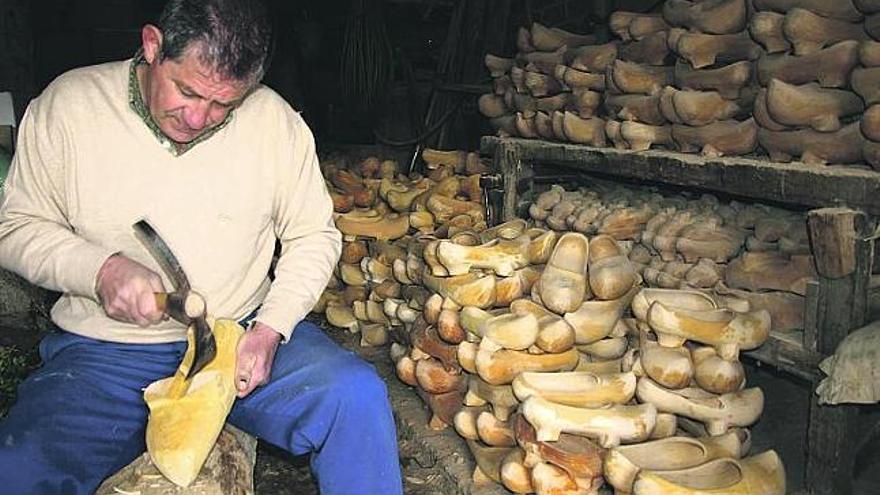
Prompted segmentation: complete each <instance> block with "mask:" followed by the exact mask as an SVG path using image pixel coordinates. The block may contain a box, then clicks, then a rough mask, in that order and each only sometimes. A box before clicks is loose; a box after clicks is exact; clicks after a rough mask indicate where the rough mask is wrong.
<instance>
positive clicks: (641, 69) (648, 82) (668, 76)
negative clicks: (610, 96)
mask: <svg viewBox="0 0 880 495" xmlns="http://www.w3.org/2000/svg"><path fill="white" fill-rule="evenodd" d="M671 82H672V68H671V67H654V66H650V65H644V64H636V63H633V62H626V61H623V60H615V61H614V62H611V63H610V64H608V67H607V68H606V69H605V84H606V87H609V88H614V89H615V90H616V91H617V92H618V93H626V94H645V95H654V94H657V93H658V92H659V91H660V90H661V89H662V88H663V87H664V86H666V85H668V84H669V83H671Z"/></svg>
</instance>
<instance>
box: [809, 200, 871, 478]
mask: <svg viewBox="0 0 880 495" xmlns="http://www.w3.org/2000/svg"><path fill="white" fill-rule="evenodd" d="M807 225H808V228H809V230H810V232H811V235H813V238H814V239H815V236H816V235H824V236H828V237H829V238H830V241H829V239H825V240H824V241H823V242H813V243H812V249H813V255H814V256H815V258H816V260H826V261H828V260H832V258H833V256H834V254H833V253H847V252H852V253H853V254H854V259H853V263H852V269H851V271H850V272H849V273H848V274H845V275H844V276H842V277H837V278H830V277H828V276H827V275H840V273H841V272H845V271H847V270H846V269H844V268H845V265H846V264H841V263H837V262H834V261H829V262H828V264H826V265H825V266H824V267H820V269H819V290H818V294H817V297H816V308H815V318H816V328H817V330H818V332H817V334H816V343H815V345H816V350H817V351H818V352H819V353H821V354H825V355H831V354H833V353H834V351H835V350H836V349H837V346H838V344H840V341H842V340H843V339H844V338H845V337H846V336H847V335H849V333H850V332H851V331H853V330H855V329H857V328H860V327H861V326H863V325H864V324H865V319H866V316H867V311H868V286H869V282H870V278H871V265H872V261H873V249H874V246H873V240H871V239H867V238H866V237H867V232H866V231H865V230H866V229H865V227H866V225H867V222H866V221H865V217H864V214H863V213H861V212H854V211H851V210H838V211H831V210H828V209H823V210H816V211H812V212H810V213H809V214H808V216H807ZM850 244H852V245H851V246H850ZM822 263H823V262H822V261H819V264H820V265H821V264H822ZM823 274H824V275H823ZM817 383H818V382H817V381H814V382H813V388H811V391H812V390H814V389H815V385H816V384H817ZM810 395H811V397H810V416H809V417H810V420H809V426H808V431H807V442H806V457H807V463H806V470H805V473H806V480H805V486H806V490H807V492H808V493H812V494H816V495H818V494H841V495H842V494H849V493H852V467H853V450H854V449H853V445H854V444H855V437H854V434H855V422H856V415H857V410H856V409H855V406H851V405H837V406H829V405H819V403H818V398H817V397H816V395H815V393H811V394H810Z"/></svg>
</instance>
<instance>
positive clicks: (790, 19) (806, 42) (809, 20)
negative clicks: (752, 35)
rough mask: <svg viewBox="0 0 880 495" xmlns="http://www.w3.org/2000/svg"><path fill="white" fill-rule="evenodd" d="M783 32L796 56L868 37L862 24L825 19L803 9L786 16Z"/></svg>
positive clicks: (796, 9) (795, 9) (792, 11)
mask: <svg viewBox="0 0 880 495" xmlns="http://www.w3.org/2000/svg"><path fill="white" fill-rule="evenodd" d="M782 31H783V33H785V37H786V39H788V40H789V41H790V42H791V46H792V48H793V49H794V53H795V55H808V54H810V53H815V52H817V51H819V50H820V49H822V48H824V47H826V46H829V45H832V44H834V43H836V42H838V41H844V40H862V39H865V38H866V37H867V34H866V33H865V30H864V29H863V28H862V24H861V23H857V22H849V21H844V20H840V19H832V18H829V17H823V16H821V15H818V14H816V13H813V12H811V11H809V10H807V9H802V8H793V9H791V10H789V11H788V12H787V13H786V14H785V20H784V21H783V22H782Z"/></svg>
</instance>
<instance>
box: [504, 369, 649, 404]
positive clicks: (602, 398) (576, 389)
mask: <svg viewBox="0 0 880 495" xmlns="http://www.w3.org/2000/svg"><path fill="white" fill-rule="evenodd" d="M512 385H513V393H514V394H515V395H516V397H517V398H518V399H519V400H521V401H524V400H526V399H528V398H529V397H532V396H537V397H543V398H544V399H547V400H549V401H551V402H556V403H559V404H566V405H569V406H576V407H593V408H595V407H604V406H607V405H613V404H624V403H626V402H629V401H630V399H632V397H633V395H634V394H635V390H636V377H635V375H633V374H632V373H631V372H630V373H616V374H605V375H598V374H594V373H588V372H583V371H570V372H558V373H537V372H526V373H522V374H520V375H519V376H517V377H516V378H515V379H514V380H513V384H512Z"/></svg>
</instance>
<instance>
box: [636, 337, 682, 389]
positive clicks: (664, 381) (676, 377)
mask: <svg viewBox="0 0 880 495" xmlns="http://www.w3.org/2000/svg"><path fill="white" fill-rule="evenodd" d="M638 355H639V359H638V366H639V368H640V369H641V370H642V372H643V373H644V374H645V375H647V376H648V377H650V378H651V379H653V380H654V381H656V382H657V383H659V384H661V385H663V386H664V387H667V388H672V389H680V388H684V387H687V386H688V385H690V383H691V379H692V378H693V376H694V364H693V361H692V359H691V355H690V353H689V352H688V350H687V349H685V348H683V347H663V346H661V345H659V344H658V343H656V342H653V341H651V340H648V339H646V338H642V339H641V344H640V345H639V351H638Z"/></svg>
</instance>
